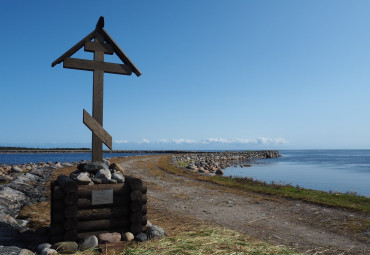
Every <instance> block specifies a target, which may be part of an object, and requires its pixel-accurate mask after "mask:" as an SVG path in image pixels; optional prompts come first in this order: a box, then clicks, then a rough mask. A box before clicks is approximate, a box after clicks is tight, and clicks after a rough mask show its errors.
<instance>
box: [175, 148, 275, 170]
mask: <svg viewBox="0 0 370 255" xmlns="http://www.w3.org/2000/svg"><path fill="white" fill-rule="evenodd" d="M277 157H280V153H279V152H278V151H272V150H267V151H241V152H206V153H193V154H184V155H176V156H173V157H172V162H173V163H174V164H176V165H177V166H178V167H181V168H185V169H187V170H189V171H192V172H198V173H200V174H204V175H223V169H225V168H227V167H229V166H232V165H239V164H240V163H241V162H245V161H247V160H251V159H259V158H277ZM242 166H247V165H244V164H243V165H242Z"/></svg>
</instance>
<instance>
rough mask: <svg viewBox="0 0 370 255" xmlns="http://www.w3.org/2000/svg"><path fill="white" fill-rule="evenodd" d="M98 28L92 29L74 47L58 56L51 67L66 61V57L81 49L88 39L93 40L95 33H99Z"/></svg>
mask: <svg viewBox="0 0 370 255" xmlns="http://www.w3.org/2000/svg"><path fill="white" fill-rule="evenodd" d="M97 32H98V31H97V30H94V31H92V32H91V33H90V34H88V35H87V36H86V37H85V38H83V39H82V40H81V41H79V42H78V43H76V44H75V45H74V46H73V47H72V48H70V49H69V50H67V51H66V52H65V53H64V54H63V55H62V56H60V57H59V58H57V59H56V60H55V61H54V62H53V63H52V64H51V67H54V66H55V65H57V64H59V63H61V62H62V61H64V60H65V59H66V58H69V57H70V56H72V55H73V54H75V53H76V52H77V51H78V50H79V49H81V48H82V47H83V46H84V45H85V43H86V42H88V41H91V40H92V39H93V38H94V37H95V35H96V34H97Z"/></svg>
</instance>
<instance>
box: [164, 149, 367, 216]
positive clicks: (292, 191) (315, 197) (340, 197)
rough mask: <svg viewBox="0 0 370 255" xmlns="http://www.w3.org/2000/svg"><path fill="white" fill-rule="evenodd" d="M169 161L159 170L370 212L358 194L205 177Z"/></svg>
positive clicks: (280, 195) (237, 187) (166, 160)
mask: <svg viewBox="0 0 370 255" xmlns="http://www.w3.org/2000/svg"><path fill="white" fill-rule="evenodd" d="M169 160H170V156H169V155H166V156H163V157H161V158H160V160H159V161H158V166H159V168H161V169H162V170H165V171H168V172H172V173H175V174H180V175H186V176H192V177H193V178H195V179H197V180H201V181H207V182H213V183H217V184H219V185H223V186H227V187H231V188H235V189H238V190H244V191H250V192H257V193H262V194H268V195H274V196H278V197H284V198H290V199H298V200H303V201H307V202H311V203H315V204H320V205H326V206H334V207H341V208H346V209H351V210H356V211H362V212H367V213H369V212H370V198H369V197H363V196H357V195H356V194H352V193H328V192H324V191H318V190H310V189H303V188H300V187H293V186H290V185H280V184H269V183H266V182H261V181H256V180H253V179H252V178H230V177H223V176H203V175H198V174H196V173H192V172H190V171H187V170H184V169H181V168H179V167H176V166H174V165H172V164H171V163H170V161H169Z"/></svg>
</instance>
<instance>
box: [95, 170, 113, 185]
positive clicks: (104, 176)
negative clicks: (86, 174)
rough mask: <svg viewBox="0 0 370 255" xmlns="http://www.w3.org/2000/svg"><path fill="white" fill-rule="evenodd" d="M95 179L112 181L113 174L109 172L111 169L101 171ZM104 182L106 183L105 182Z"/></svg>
mask: <svg viewBox="0 0 370 255" xmlns="http://www.w3.org/2000/svg"><path fill="white" fill-rule="evenodd" d="M95 178H98V179H101V180H104V179H106V180H110V179H112V174H111V172H110V171H109V169H100V170H99V171H98V172H97V173H96V174H95ZM103 182H104V181H103Z"/></svg>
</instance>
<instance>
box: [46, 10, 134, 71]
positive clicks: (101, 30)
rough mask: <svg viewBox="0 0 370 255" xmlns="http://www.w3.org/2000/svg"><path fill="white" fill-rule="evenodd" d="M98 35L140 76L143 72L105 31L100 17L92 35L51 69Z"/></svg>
mask: <svg viewBox="0 0 370 255" xmlns="http://www.w3.org/2000/svg"><path fill="white" fill-rule="evenodd" d="M98 34H101V35H102V36H103V38H104V40H105V42H106V43H107V44H109V45H111V46H112V48H113V50H114V53H116V54H117V56H118V57H119V58H120V59H121V60H122V62H123V63H124V64H126V65H127V66H128V67H129V68H130V69H131V71H132V72H133V73H135V74H136V76H140V75H141V72H140V71H139V69H137V67H136V66H135V65H134V63H132V61H131V60H130V59H129V58H128V57H127V56H126V54H125V53H124V52H123V50H122V49H121V48H120V47H119V46H118V45H117V43H116V42H115V41H114V40H113V39H112V37H111V36H110V35H109V34H108V33H107V31H105V29H104V17H100V18H99V21H98V22H97V24H96V28H95V30H94V31H92V32H91V33H90V34H88V35H87V36H86V37H85V38H83V39H82V40H81V41H79V42H78V43H76V44H75V45H74V46H73V47H72V48H70V49H69V50H68V51H66V52H65V53H64V54H63V55H61V56H60V57H59V58H57V59H56V60H55V61H54V62H53V63H52V64H51V67H54V66H55V65H57V64H60V63H61V62H63V61H64V60H65V59H66V58H69V57H70V56H72V55H73V54H75V53H76V52H77V51H78V50H80V49H81V48H82V47H84V46H85V44H86V43H87V42H89V41H91V40H92V39H94V38H95V37H96V36H97V35H98Z"/></svg>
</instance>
